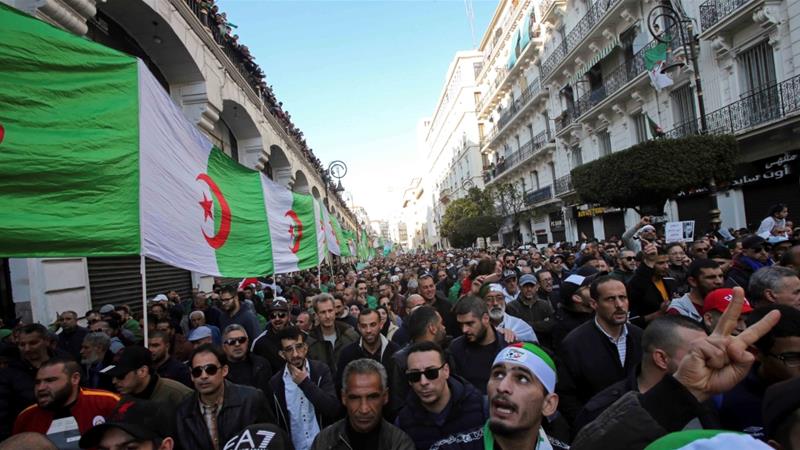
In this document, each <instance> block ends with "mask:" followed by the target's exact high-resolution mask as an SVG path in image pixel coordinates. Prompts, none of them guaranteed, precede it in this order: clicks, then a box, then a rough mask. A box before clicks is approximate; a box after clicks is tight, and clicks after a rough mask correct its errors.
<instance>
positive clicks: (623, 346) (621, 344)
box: [594, 316, 628, 367]
mask: <svg viewBox="0 0 800 450" xmlns="http://www.w3.org/2000/svg"><path fill="white" fill-rule="evenodd" d="M594 325H595V326H596V327H597V329H598V330H600V331H601V332H602V333H603V334H605V335H606V337H607V338H608V340H609V341H611V343H612V344H614V345H616V346H617V353H619V363H620V365H621V366H622V367H625V356H626V355H627V353H628V348H627V345H628V324H625V325H623V326H622V333H620V334H619V337H618V338H615V337H613V336H611V335H610V334H608V333H606V330H604V329H603V327H601V326H600V323H599V322H597V316H595V318H594Z"/></svg>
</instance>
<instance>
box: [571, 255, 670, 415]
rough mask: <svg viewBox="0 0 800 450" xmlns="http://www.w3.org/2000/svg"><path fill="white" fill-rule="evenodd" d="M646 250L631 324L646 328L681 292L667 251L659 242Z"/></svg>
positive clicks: (634, 285)
mask: <svg viewBox="0 0 800 450" xmlns="http://www.w3.org/2000/svg"><path fill="white" fill-rule="evenodd" d="M642 253H643V257H642V263H641V264H639V267H638V268H636V272H635V273H634V274H633V277H632V278H631V281H630V282H629V283H628V288H629V292H630V308H631V323H634V324H636V325H638V326H640V327H646V326H647V324H648V323H650V322H651V321H653V320H654V319H655V318H657V317H661V316H663V315H664V314H666V312H667V308H668V307H669V302H670V301H671V300H672V299H673V298H675V297H679V295H675V294H677V286H676V285H675V280H674V279H672V278H671V277H670V276H669V256H668V255H667V252H666V251H665V250H664V249H663V248H661V247H659V246H657V245H656V244H646V245H645V246H644V249H643V250H642ZM562 400H563V399H562ZM562 403H563V401H562Z"/></svg>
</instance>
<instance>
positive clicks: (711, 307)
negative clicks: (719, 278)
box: [703, 288, 753, 314]
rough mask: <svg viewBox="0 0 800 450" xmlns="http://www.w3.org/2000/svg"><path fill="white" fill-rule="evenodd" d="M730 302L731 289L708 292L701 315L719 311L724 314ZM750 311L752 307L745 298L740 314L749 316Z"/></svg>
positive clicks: (731, 297)
mask: <svg viewBox="0 0 800 450" xmlns="http://www.w3.org/2000/svg"><path fill="white" fill-rule="evenodd" d="M732 300H733V289H731V288H720V289H714V290H713V291H711V292H709V293H708V295H706V299H705V301H704V302H703V314H705V313H707V312H709V311H719V312H723V313H724V312H725V310H726V309H727V308H728V305H730V303H731V301H732ZM752 311H753V307H751V306H750V302H749V301H747V299H746V298H745V299H744V304H743V305H742V314H750V313H751V312H752Z"/></svg>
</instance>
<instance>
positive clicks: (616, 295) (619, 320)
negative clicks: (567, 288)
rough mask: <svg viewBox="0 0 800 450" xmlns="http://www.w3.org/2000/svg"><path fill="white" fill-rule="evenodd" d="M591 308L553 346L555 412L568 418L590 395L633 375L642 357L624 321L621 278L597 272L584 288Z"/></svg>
mask: <svg viewBox="0 0 800 450" xmlns="http://www.w3.org/2000/svg"><path fill="white" fill-rule="evenodd" d="M589 296H590V298H591V300H590V301H589V305H590V306H591V307H592V309H593V310H594V312H595V316H594V320H589V321H587V322H585V323H584V324H583V325H580V326H579V327H578V328H575V329H574V330H572V331H571V332H570V333H569V334H568V335H567V337H565V338H564V341H563V342H562V343H561V346H560V347H559V360H560V361H561V365H560V366H559V368H560V369H561V370H560V375H561V376H560V379H559V382H558V395H559V397H560V398H561V407H560V408H559V411H560V412H561V413H562V414H563V415H564V417H565V418H566V419H567V420H568V421H569V422H570V423H572V422H573V421H574V420H575V417H576V415H577V414H578V411H580V409H581V408H582V407H583V405H585V404H586V402H588V401H589V399H591V398H592V397H593V396H594V395H595V394H597V393H598V392H600V391H602V390H603V389H605V388H606V387H608V386H610V385H611V384H613V383H615V382H617V381H619V380H622V379H625V378H626V377H627V376H630V375H632V374H633V372H634V371H635V370H636V365H637V364H639V363H640V362H641V361H642V346H641V341H642V330H641V328H639V327H637V326H635V325H632V324H629V323H628V293H627V289H626V288H625V284H623V283H622V282H621V281H619V280H616V279H614V278H611V277H609V276H608V275H606V276H602V277H599V278H597V279H596V280H594V281H593V282H592V284H591V286H590V287H589Z"/></svg>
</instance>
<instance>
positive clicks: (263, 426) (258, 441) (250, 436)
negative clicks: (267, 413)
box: [223, 423, 289, 450]
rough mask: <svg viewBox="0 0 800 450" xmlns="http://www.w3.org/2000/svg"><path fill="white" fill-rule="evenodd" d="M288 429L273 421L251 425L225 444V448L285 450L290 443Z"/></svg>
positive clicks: (237, 449)
mask: <svg viewBox="0 0 800 450" xmlns="http://www.w3.org/2000/svg"><path fill="white" fill-rule="evenodd" d="M288 442H289V438H288V437H287V435H286V431H284V430H283V429H282V428H280V427H278V426H277V425H273V424H271V423H256V424H253V425H249V426H248V427H246V428H245V429H243V430H242V431H240V432H238V433H236V435H234V436H233V437H232V438H230V439H228V442H227V443H226V444H225V445H224V446H223V448H224V449H225V450H278V449H280V450H283V449H285V448H287V447H289V445H288Z"/></svg>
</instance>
